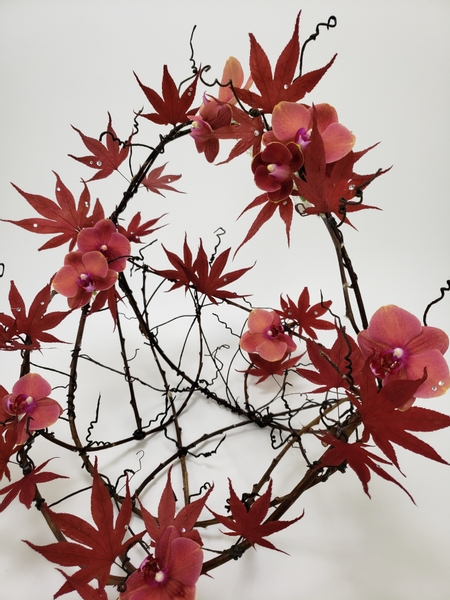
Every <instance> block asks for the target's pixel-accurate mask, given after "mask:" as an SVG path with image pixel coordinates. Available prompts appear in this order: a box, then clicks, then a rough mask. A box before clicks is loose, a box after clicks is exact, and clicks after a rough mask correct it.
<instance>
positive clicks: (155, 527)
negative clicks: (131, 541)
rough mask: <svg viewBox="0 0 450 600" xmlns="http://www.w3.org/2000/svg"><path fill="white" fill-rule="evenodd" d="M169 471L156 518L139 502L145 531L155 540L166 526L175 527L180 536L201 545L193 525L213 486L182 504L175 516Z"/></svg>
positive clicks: (199, 537)
mask: <svg viewBox="0 0 450 600" xmlns="http://www.w3.org/2000/svg"><path fill="white" fill-rule="evenodd" d="M171 471H172V469H170V471H169V473H168V475H167V482H166V485H165V487H164V490H163V493H162V494H161V499H160V501H159V505H158V520H156V519H155V517H153V516H152V515H151V514H150V513H149V512H148V510H146V509H145V508H144V507H143V506H142V504H141V511H142V518H143V519H144V523H145V527H146V529H147V532H148V534H149V535H150V537H151V538H152V540H153V541H154V542H157V541H158V540H159V539H160V537H161V536H162V535H163V533H164V532H165V530H166V529H167V528H168V527H175V529H176V530H177V531H178V533H179V534H180V536H181V537H185V538H189V539H191V540H193V541H194V542H196V543H197V544H199V545H200V546H203V541H202V538H201V536H200V534H199V532H198V531H197V530H196V529H193V527H194V526H195V523H196V522H197V519H198V518H199V516H200V513H201V512H202V510H203V507H204V506H205V502H206V501H207V499H208V496H209V494H210V493H211V492H212V490H213V487H210V488H209V490H208V491H207V492H206V494H205V495H204V496H203V497H202V498H199V499H198V500H194V502H191V503H190V504H186V506H184V507H183V508H182V509H181V510H180V511H179V512H178V514H177V515H176V516H175V494H174V491H173V488H172V482H171V479H170V474H171Z"/></svg>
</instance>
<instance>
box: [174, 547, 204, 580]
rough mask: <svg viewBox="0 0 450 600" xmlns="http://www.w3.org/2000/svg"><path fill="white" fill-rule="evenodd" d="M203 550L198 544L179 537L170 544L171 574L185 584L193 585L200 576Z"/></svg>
mask: <svg viewBox="0 0 450 600" xmlns="http://www.w3.org/2000/svg"><path fill="white" fill-rule="evenodd" d="M202 564H203V552H202V549H201V548H200V546H199V545H198V544H196V543H195V542H193V541H192V540H190V539H188V538H183V537H179V538H177V539H174V540H172V543H171V545H170V576H171V577H173V578H174V579H176V580H177V581H179V582H180V583H182V584H183V585H185V586H193V585H195V583H196V582H197V580H198V578H199V577H200V573H201V570H202Z"/></svg>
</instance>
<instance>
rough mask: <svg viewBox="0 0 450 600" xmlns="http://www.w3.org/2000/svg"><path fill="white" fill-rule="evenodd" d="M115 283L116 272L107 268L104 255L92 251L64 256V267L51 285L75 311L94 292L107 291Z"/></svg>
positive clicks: (85, 302)
mask: <svg viewBox="0 0 450 600" xmlns="http://www.w3.org/2000/svg"><path fill="white" fill-rule="evenodd" d="M116 281H117V272H116V271H113V270H112V269H110V268H109V265H108V261H107V260H106V258H105V257H104V255H103V254H102V253H101V252H98V251H97V250H92V251H90V252H86V253H85V254H83V253H82V252H69V254H66V256H65V258H64V267H62V268H61V269H60V270H59V271H58V272H57V273H56V275H55V276H54V277H53V281H52V285H53V287H54V288H55V290H56V291H57V292H58V293H59V294H61V295H62V296H66V298H67V299H68V303H69V307H70V308H71V309H75V308H80V307H81V306H84V305H85V304H87V303H88V302H89V301H90V299H91V297H92V294H93V293H94V292H98V291H104V290H108V289H109V288H111V287H112V286H113V285H114V284H115V283H116Z"/></svg>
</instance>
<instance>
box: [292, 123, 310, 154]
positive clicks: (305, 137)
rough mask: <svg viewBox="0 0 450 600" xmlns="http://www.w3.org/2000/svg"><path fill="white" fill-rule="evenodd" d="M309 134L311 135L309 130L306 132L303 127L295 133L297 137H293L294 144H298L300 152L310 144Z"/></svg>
mask: <svg viewBox="0 0 450 600" xmlns="http://www.w3.org/2000/svg"><path fill="white" fill-rule="evenodd" d="M310 133H311V130H310V131H307V130H306V129H305V128H304V127H301V128H300V129H299V130H298V131H297V135H296V136H295V143H296V144H298V145H299V146H300V148H301V149H302V150H303V149H304V148H306V146H307V145H308V144H309V142H310V139H309V135H310Z"/></svg>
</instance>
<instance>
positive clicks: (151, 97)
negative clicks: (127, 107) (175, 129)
mask: <svg viewBox="0 0 450 600" xmlns="http://www.w3.org/2000/svg"><path fill="white" fill-rule="evenodd" d="M199 73H200V71H199ZM199 73H198V74H197V75H196V77H195V79H194V80H193V81H192V82H191V83H189V84H188V87H187V88H186V89H185V90H184V92H183V93H182V94H181V96H180V95H179V93H178V89H177V86H176V85H175V82H174V80H173V79H172V77H171V75H170V73H169V71H168V69H167V65H164V72H163V79H162V95H163V97H162V98H161V96H160V95H159V94H157V93H156V92H155V90H152V88H149V87H147V86H146V85H144V84H143V83H141V82H140V80H139V77H138V76H137V75H136V73H135V74H134V76H135V77H136V79H137V82H138V83H139V85H140V87H141V89H142V91H143V92H144V94H145V95H146V96H147V100H148V101H149V102H150V104H151V105H152V106H153V108H154V109H155V110H156V112H155V113H149V114H146V115H142V116H143V117H145V118H146V119H149V120H150V121H153V123H157V124H158V125H169V124H171V125H173V126H175V125H177V123H185V122H187V121H189V117H188V116H187V112H188V110H189V108H190V106H191V105H192V102H193V101H194V98H195V92H196V89H197V80H198V76H199Z"/></svg>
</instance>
